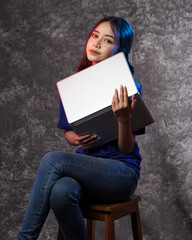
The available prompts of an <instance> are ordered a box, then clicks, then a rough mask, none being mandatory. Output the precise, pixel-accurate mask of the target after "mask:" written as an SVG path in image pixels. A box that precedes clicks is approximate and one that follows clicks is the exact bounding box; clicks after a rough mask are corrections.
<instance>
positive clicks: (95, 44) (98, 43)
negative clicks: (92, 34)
mask: <svg viewBox="0 0 192 240" xmlns="http://www.w3.org/2000/svg"><path fill="white" fill-rule="evenodd" d="M93 46H94V47H96V48H100V47H101V43H100V40H99V39H95V41H94V42H93Z"/></svg>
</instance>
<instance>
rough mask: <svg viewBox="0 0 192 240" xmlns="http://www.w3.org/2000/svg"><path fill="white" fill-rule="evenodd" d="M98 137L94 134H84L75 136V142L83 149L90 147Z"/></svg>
mask: <svg viewBox="0 0 192 240" xmlns="http://www.w3.org/2000/svg"><path fill="white" fill-rule="evenodd" d="M98 139H99V137H98V136H97V135H96V134H85V135H81V136H78V135H77V137H76V144H77V145H78V147H80V148H83V149H84V150H86V149H88V148H90V147H91V146H92V145H93V144H94V143H96V142H97V140H98Z"/></svg>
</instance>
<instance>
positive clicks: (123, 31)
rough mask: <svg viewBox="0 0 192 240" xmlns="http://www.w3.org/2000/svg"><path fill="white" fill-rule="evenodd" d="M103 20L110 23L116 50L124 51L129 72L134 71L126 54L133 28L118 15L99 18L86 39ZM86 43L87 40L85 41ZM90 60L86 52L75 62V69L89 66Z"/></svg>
mask: <svg viewBox="0 0 192 240" xmlns="http://www.w3.org/2000/svg"><path fill="white" fill-rule="evenodd" d="M103 22H109V23H110V24H111V29H112V31H113V32H114V35H115V43H116V44H117V46H118V51H117V52H124V54H125V57H126V59H127V61H128V64H129V67H130V69H131V72H132V73H134V68H133V66H132V65H131V63H130V62H129V58H128V54H129V52H130V49H131V45H132V41H133V30H132V27H131V26H130V24H129V23H128V22H127V21H126V20H125V19H123V18H119V17H113V16H112V17H105V18H103V19H101V20H100V21H99V22H97V23H96V24H95V26H94V27H93V28H92V30H91V32H90V33H89V34H88V36H87V41H88V39H89V38H90V36H91V34H92V32H93V31H94V29H95V28H96V27H97V26H98V25H99V24H101V23H103ZM86 44H87V42H86ZM91 64H92V62H90V61H89V60H88V59H87V54H86V53H85V55H84V56H83V58H82V59H81V61H80V62H79V63H78V64H77V71H81V70H83V69H85V68H87V67H89V66H91Z"/></svg>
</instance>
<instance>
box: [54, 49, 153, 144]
mask: <svg viewBox="0 0 192 240" xmlns="http://www.w3.org/2000/svg"><path fill="white" fill-rule="evenodd" d="M121 85H122V86H126V87H127V90H128V96H129V97H130V96H132V95H134V94H135V97H136V100H137V102H136V105H135V108H134V110H133V112H132V118H131V127H132V131H133V132H135V131H137V130H139V129H141V128H143V127H145V126H147V125H149V124H151V123H153V122H154V119H153V117H152V115H151V113H150V111H149V109H148V107H147V105H146V104H145V102H144V100H143V99H142V97H141V96H140V94H139V93H138V90H137V87H136V85H135V81H134V78H133V76H132V74H131V71H130V68H129V65H128V63H127V60H126V58H125V56H124V54H123V53H118V54H116V55H114V56H112V57H110V58H107V59H105V60H103V61H102V62H99V63H97V64H95V65H93V66H91V67H89V68H86V69H84V70H82V71H80V72H78V73H76V74H74V75H72V76H70V77H67V78H65V79H63V80H60V81H59V82H57V88H58V91H59V94H60V98H61V101H62V104H63V107H64V110H65V114H66V117H67V120H68V122H69V124H70V125H71V127H72V129H73V130H74V131H75V132H76V133H77V134H79V135H81V134H85V133H93V134H96V135H98V136H99V137H100V139H99V140H98V141H97V143H95V144H94V146H93V147H98V146H100V145H103V144H105V143H107V142H109V141H112V140H115V139H116V138H117V134H118V126H117V120H116V117H115V116H114V114H113V112H112V108H111V102H112V98H113V95H114V91H115V89H118V91H119V89H120V86H121Z"/></svg>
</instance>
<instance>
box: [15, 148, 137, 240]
mask: <svg viewBox="0 0 192 240" xmlns="http://www.w3.org/2000/svg"><path fill="white" fill-rule="evenodd" d="M137 182H138V176H137V174H136V172H135V170H134V169H132V168H130V167H129V166H127V165H126V164H125V163H123V162H121V161H118V160H113V159H103V158H95V157H92V156H87V155H82V154H76V153H66V152H50V153H48V154H46V155H45V156H44V158H43V159H42V161H41V163H40V165H39V168H38V171H37V175H36V178H35V181H34V185H33V188H32V192H31V197H30V200H29V204H28V209H27V212H26V215H25V218H24V221H23V225H22V228H21V230H20V232H19V234H18V237H17V240H29V239H30V240H31V239H33V240H34V239H37V238H38V236H39V233H40V231H41V228H42V226H43V224H44V222H45V220H46V217H47V215H48V213H49V210H50V208H51V209H52V210H53V212H54V215H55V217H56V219H57V221H58V223H59V225H60V228H61V231H62V232H63V235H64V237H65V240H85V239H86V230H85V223H84V219H83V216H82V213H81V210H80V207H79V204H80V203H83V202H86V201H92V200H93V201H102V202H115V201H120V200H125V199H128V198H129V197H130V196H131V195H132V194H133V192H134V191H135V189H136V186H137Z"/></svg>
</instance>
